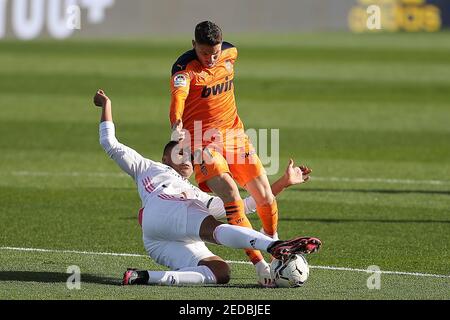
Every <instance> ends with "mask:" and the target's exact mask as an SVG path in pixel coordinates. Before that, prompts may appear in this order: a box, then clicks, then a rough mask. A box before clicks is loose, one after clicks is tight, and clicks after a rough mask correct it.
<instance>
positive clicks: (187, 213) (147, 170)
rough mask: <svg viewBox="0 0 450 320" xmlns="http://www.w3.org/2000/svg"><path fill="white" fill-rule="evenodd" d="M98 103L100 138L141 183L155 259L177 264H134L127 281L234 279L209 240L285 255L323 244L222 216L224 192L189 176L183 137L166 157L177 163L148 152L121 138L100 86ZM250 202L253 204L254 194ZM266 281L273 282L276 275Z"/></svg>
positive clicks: (145, 228) (147, 241)
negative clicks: (274, 234) (152, 267)
mask: <svg viewBox="0 0 450 320" xmlns="http://www.w3.org/2000/svg"><path fill="white" fill-rule="evenodd" d="M94 103H95V105H96V106H98V107H101V108H102V115H101V122H100V128H99V133H100V144H101V145H102V147H103V148H104V150H105V151H106V153H107V154H108V155H109V156H110V157H111V158H112V159H113V160H114V161H115V162H116V163H117V164H118V165H119V166H120V168H121V169H122V170H123V171H125V172H126V173H127V174H128V175H130V176H131V177H132V178H133V179H134V181H135V183H136V185H137V188H138V192H139V196H140V198H141V201H142V207H143V208H144V210H143V214H142V222H141V223H142V232H143V241H144V246H145V249H146V251H147V253H148V254H149V256H150V257H151V258H152V259H154V260H155V261H156V262H157V263H159V264H161V265H164V266H166V267H168V268H170V270H171V271H149V270H136V269H129V270H127V271H126V272H125V273H124V278H123V284H125V285H128V284H159V285H182V284H190V285H192V284H226V283H228V282H229V280H230V268H229V266H228V264H227V263H226V262H225V261H224V260H223V259H221V258H220V257H218V256H216V255H214V254H213V253H212V252H211V251H210V250H209V249H208V248H207V247H206V245H205V243H204V241H207V242H210V243H214V244H220V245H225V246H228V247H231V248H236V249H245V248H249V249H256V250H262V251H265V252H268V253H270V254H271V255H272V256H274V257H275V258H280V259H281V258H285V257H288V256H289V255H292V254H297V253H303V254H306V253H312V252H316V251H318V250H319V248H320V246H321V241H320V240H319V239H317V238H313V237H299V238H295V239H292V240H288V241H280V240H274V239H272V238H270V237H268V236H265V235H264V234H262V233H260V232H257V231H255V230H252V229H249V228H244V227H239V226H233V225H228V224H224V223H222V222H220V221H218V220H217V219H216V218H215V216H216V217H218V216H221V215H222V214H223V213H222V212H221V211H223V210H224V209H223V203H222V202H221V200H220V198H217V197H211V196H210V195H208V194H207V193H204V192H202V191H201V190H200V189H199V188H197V187H195V186H194V185H192V184H191V183H190V182H189V181H188V180H187V179H186V177H189V176H190V175H191V174H192V164H191V163H190V159H187V157H190V153H187V152H186V153H183V152H182V150H181V149H180V148H179V147H178V143H177V142H170V143H168V144H167V145H166V147H165V150H164V156H163V157H164V158H166V161H165V162H168V163H170V164H171V165H172V166H173V167H175V168H173V167H171V166H168V165H166V164H163V163H159V162H155V161H152V160H150V159H146V158H144V157H142V156H141V155H140V154H139V153H137V152H136V151H135V150H133V149H131V148H129V147H127V146H125V145H123V144H121V143H120V142H119V141H118V140H117V139H116V137H115V128H114V123H113V121H112V111H111V108H112V107H111V100H110V99H109V98H108V97H107V96H106V95H105V93H104V92H103V90H98V91H97V93H96V95H95V97H94ZM177 147H178V149H177ZM167 157H170V160H169V159H168V158H167ZM175 169H177V170H175ZM306 172H308V171H306ZM309 172H310V171H309ZM246 202H247V204H248V206H249V207H250V206H251V200H250V199H247V201H246ZM214 214H215V216H214ZM261 284H262V285H265V286H271V285H273V283H272V282H271V281H270V279H267V280H266V283H261Z"/></svg>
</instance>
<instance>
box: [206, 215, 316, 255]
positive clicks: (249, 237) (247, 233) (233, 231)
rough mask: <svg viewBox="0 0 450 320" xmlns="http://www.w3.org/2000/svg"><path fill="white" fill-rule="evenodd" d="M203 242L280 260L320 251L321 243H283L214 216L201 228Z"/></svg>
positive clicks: (306, 240) (301, 240) (303, 240)
mask: <svg viewBox="0 0 450 320" xmlns="http://www.w3.org/2000/svg"><path fill="white" fill-rule="evenodd" d="M200 236H201V237H202V240H204V241H207V242H211V243H216V244H221V245H224V246H227V247H230V248H235V249H241V248H250V247H251V248H254V249H257V250H262V251H265V252H267V253H270V254H272V255H273V256H275V257H277V258H280V257H281V256H286V255H290V254H297V253H312V252H316V251H317V250H319V248H320V246H321V241H320V240H319V239H317V238H313V237H297V238H294V239H291V240H286V241H281V240H273V239H272V238H270V237H268V236H266V235H264V234H262V233H261V232H258V231H255V230H253V229H249V228H244V227H239V226H233V225H229V224H224V223H222V222H220V221H217V220H216V219H214V217H212V216H208V217H206V218H205V219H204V220H203V222H202V224H201V227H200Z"/></svg>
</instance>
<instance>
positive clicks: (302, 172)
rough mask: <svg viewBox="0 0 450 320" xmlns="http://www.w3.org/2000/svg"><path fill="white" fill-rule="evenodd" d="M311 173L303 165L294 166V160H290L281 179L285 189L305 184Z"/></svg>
mask: <svg viewBox="0 0 450 320" xmlns="http://www.w3.org/2000/svg"><path fill="white" fill-rule="evenodd" d="M311 172H312V170H311V169H310V168H308V167H307V166H305V165H301V166H299V167H296V166H294V160H292V159H290V160H289V164H288V166H287V168H286V171H285V173H284V177H283V178H284V181H285V184H286V187H289V186H293V185H296V184H300V183H304V182H307V181H308V180H309V174H310V173H311Z"/></svg>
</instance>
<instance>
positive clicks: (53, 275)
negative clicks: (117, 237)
mask: <svg viewBox="0 0 450 320" xmlns="http://www.w3.org/2000/svg"><path fill="white" fill-rule="evenodd" d="M70 276H71V274H70V273H62V272H42V271H0V281H21V282H44V283H53V282H63V283H65V282H67V279H68V278H69V277H70ZM81 283H96V284H105V285H113V286H118V285H121V281H120V280H119V279H116V278H108V277H101V276H96V275H93V274H83V273H82V274H81Z"/></svg>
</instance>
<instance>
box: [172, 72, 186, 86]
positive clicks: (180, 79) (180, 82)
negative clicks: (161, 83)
mask: <svg viewBox="0 0 450 320" xmlns="http://www.w3.org/2000/svg"><path fill="white" fill-rule="evenodd" d="M186 84H187V80H186V76H185V75H184V74H177V75H176V76H175V77H174V78H173V86H174V87H175V88H178V87H186Z"/></svg>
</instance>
